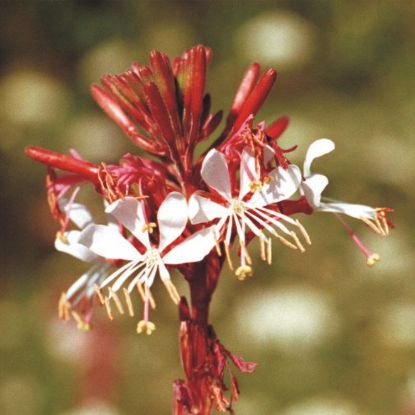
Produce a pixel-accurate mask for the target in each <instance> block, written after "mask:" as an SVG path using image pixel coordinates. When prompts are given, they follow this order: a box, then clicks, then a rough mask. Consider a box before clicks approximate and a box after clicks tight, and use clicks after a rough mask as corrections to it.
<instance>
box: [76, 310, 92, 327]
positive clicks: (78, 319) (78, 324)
mask: <svg viewBox="0 0 415 415" xmlns="http://www.w3.org/2000/svg"><path fill="white" fill-rule="evenodd" d="M72 317H73V318H74V320H75V321H76V327H77V328H78V330H81V331H90V330H91V326H90V324H89V323H88V322H86V321H85V320H83V319H82V317H81V316H80V315H79V314H78V313H77V312H76V311H72Z"/></svg>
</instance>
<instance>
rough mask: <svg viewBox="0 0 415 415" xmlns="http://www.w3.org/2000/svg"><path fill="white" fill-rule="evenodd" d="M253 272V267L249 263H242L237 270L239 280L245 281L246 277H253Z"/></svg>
mask: <svg viewBox="0 0 415 415" xmlns="http://www.w3.org/2000/svg"><path fill="white" fill-rule="evenodd" d="M252 274H253V272H252V268H251V267H250V266H249V265H241V266H240V267H238V269H237V270H236V271H235V275H236V276H237V278H238V280H239V281H244V280H245V278H246V277H252Z"/></svg>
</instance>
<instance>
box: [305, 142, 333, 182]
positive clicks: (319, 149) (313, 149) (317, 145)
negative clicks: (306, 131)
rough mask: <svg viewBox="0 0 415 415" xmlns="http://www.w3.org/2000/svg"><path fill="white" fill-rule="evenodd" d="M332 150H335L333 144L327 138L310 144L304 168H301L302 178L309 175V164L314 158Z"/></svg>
mask: <svg viewBox="0 0 415 415" xmlns="http://www.w3.org/2000/svg"><path fill="white" fill-rule="evenodd" d="M334 148H335V144H334V142H333V141H331V140H329V139H328V138H320V139H319V140H316V141H314V142H313V143H311V145H310V147H308V150H307V153H306V155H305V161H304V168H303V170H304V176H305V177H308V176H310V175H311V170H310V168H311V163H312V162H313V160H314V159H315V158H317V157H321V156H324V155H325V154H328V153H331V152H332V151H333V150H334Z"/></svg>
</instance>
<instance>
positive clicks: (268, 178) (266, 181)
mask: <svg viewBox="0 0 415 415" xmlns="http://www.w3.org/2000/svg"><path fill="white" fill-rule="evenodd" d="M271 180H272V177H271V176H265V177H264V178H263V179H262V182H263V183H264V184H270V183H271Z"/></svg>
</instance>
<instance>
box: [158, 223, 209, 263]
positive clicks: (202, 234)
mask: <svg viewBox="0 0 415 415" xmlns="http://www.w3.org/2000/svg"><path fill="white" fill-rule="evenodd" d="M214 228H215V226H209V228H205V229H202V230H200V231H197V232H195V233H194V234H193V235H192V236H189V237H188V238H186V239H185V240H184V241H183V242H181V243H180V244H179V245H177V246H175V247H174V248H173V249H172V250H171V251H170V252H168V253H167V254H166V255H164V256H163V258H162V260H163V262H164V263H165V264H186V263H188V262H198V261H201V260H202V259H203V258H204V257H205V256H206V255H207V254H208V253H209V252H210V251H211V249H212V248H213V247H214V246H215V237H214Z"/></svg>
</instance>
